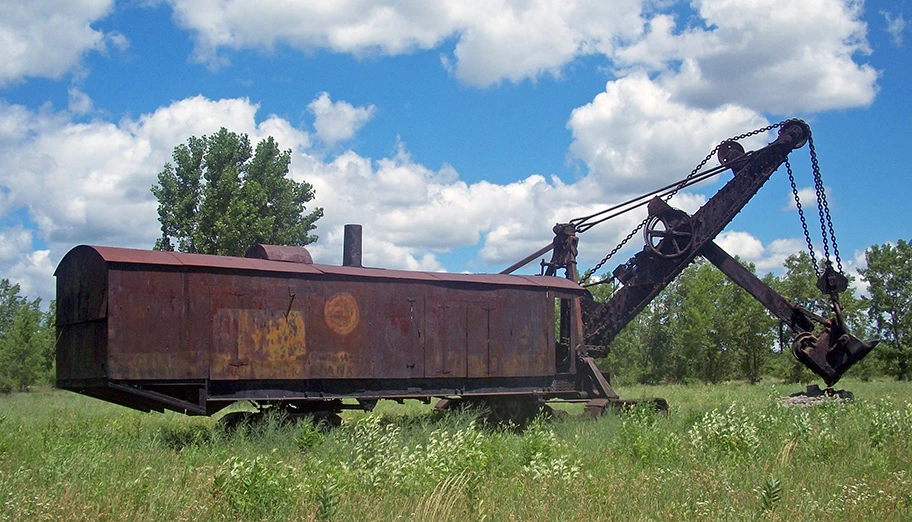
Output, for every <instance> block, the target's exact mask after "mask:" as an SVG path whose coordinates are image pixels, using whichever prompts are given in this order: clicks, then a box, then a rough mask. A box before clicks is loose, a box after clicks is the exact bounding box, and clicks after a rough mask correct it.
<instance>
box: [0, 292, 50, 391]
mask: <svg viewBox="0 0 912 522" xmlns="http://www.w3.org/2000/svg"><path fill="white" fill-rule="evenodd" d="M54 313H55V306H54V303H53V302H52V303H51V306H50V308H49V310H48V311H47V312H42V311H41V299H40V298H38V299H35V300H33V301H29V300H28V299H27V298H25V297H22V296H20V295H19V285H18V284H15V285H13V284H10V282H9V280H7V279H3V280H2V281H0V391H2V392H9V391H11V390H12V389H13V388H15V389H18V390H20V391H25V390H27V389H28V388H29V386H32V385H34V384H37V383H39V382H43V381H44V380H45V379H48V378H50V374H51V370H52V368H53V365H54Z"/></svg>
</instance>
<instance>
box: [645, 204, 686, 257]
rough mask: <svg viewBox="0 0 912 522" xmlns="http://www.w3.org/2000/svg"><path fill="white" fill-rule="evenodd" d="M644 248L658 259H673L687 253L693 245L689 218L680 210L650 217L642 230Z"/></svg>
mask: <svg viewBox="0 0 912 522" xmlns="http://www.w3.org/2000/svg"><path fill="white" fill-rule="evenodd" d="M643 235H644V237H645V239H646V248H648V249H649V250H651V251H653V252H654V253H655V254H656V255H658V256H660V257H666V258H673V257H679V256H682V255H684V254H685V253H687V251H688V250H689V249H690V245H691V243H693V226H692V225H691V223H690V216H688V215H687V214H685V213H684V212H682V211H680V210H675V211H674V212H666V213H664V214H663V215H655V216H650V217H649V220H648V221H646V227H645V228H644V229H643Z"/></svg>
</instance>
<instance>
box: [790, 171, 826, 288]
mask: <svg viewBox="0 0 912 522" xmlns="http://www.w3.org/2000/svg"><path fill="white" fill-rule="evenodd" d="M785 169H786V171H788V177H789V183H791V184H792V195H794V196H795V206H796V207H798V219H800V220H801V229H802V230H804V241H805V242H806V243H807V249H808V253H809V254H810V255H811V264H812V265H814V273H816V274H817V277H818V278H820V267H819V266H817V256H816V255H815V254H814V242H813V241H811V234H810V232H808V226H807V220H806V219H805V218H804V208H803V207H802V206H801V198H800V197H799V196H798V186H797V185H796V184H795V175H794V174H793V173H792V164H791V163H790V162H789V160H788V158H786V159H785Z"/></svg>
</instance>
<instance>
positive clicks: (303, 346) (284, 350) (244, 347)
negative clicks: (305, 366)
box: [236, 310, 307, 361]
mask: <svg viewBox="0 0 912 522" xmlns="http://www.w3.org/2000/svg"><path fill="white" fill-rule="evenodd" d="M236 313H237V314H238V318H237V319H238V320H237V329H238V357H239V358H240V359H252V360H260V361H264V360H265V361H269V360H271V361H292V360H294V359H296V358H298V357H299V356H301V355H304V354H305V353H306V352H307V339H306V336H305V328H304V316H303V315H302V314H301V313H300V312H297V311H290V312H288V314H287V315H286V314H285V313H277V312H272V313H270V312H266V311H264V310H236Z"/></svg>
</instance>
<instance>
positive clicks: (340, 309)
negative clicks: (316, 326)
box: [323, 292, 361, 335]
mask: <svg viewBox="0 0 912 522" xmlns="http://www.w3.org/2000/svg"><path fill="white" fill-rule="evenodd" d="M323 317H324V319H325V320H326V325H327V326H329V327H330V328H331V329H332V331H334V332H336V333H337V334H339V335H348V334H350V333H351V332H352V331H353V330H354V329H355V328H356V327H357V326H358V322H359V321H360V319H361V311H360V310H359V309H358V302H357V301H356V300H355V298H354V297H352V295H351V294H349V293H348V292H339V293H338V294H336V295H334V296H332V297H330V298H329V299H328V300H327V301H326V304H325V305H324V306H323Z"/></svg>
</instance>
